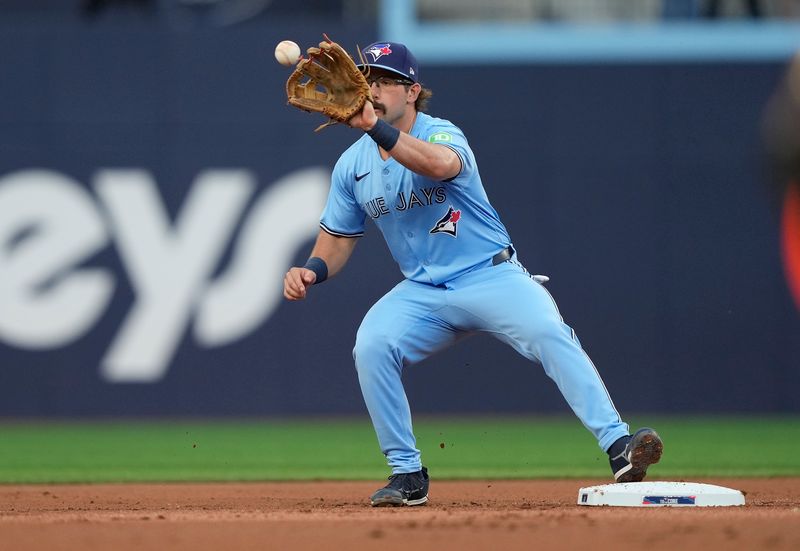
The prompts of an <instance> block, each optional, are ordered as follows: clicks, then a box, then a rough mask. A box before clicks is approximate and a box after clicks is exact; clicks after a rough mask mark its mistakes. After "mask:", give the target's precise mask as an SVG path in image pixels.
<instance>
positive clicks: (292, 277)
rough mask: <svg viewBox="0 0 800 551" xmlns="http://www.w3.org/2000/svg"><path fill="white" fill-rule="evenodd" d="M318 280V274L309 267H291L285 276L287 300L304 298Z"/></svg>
mask: <svg viewBox="0 0 800 551" xmlns="http://www.w3.org/2000/svg"><path fill="white" fill-rule="evenodd" d="M316 280H317V274H315V273H314V272H312V271H311V270H309V269H307V268H298V267H294V268H290V269H289V271H288V272H286V275H285V276H284V277H283V296H284V297H286V299H287V300H303V299H304V298H306V290H307V289H308V288H309V287H311V286H312V285H314V282H315V281H316Z"/></svg>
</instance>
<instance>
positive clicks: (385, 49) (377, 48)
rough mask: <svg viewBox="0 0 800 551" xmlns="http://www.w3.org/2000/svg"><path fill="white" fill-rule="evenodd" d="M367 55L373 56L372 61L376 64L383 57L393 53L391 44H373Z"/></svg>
mask: <svg viewBox="0 0 800 551" xmlns="http://www.w3.org/2000/svg"><path fill="white" fill-rule="evenodd" d="M365 53H368V54H369V55H371V56H372V61H373V62H375V61H378V59H380V58H381V57H382V56H385V55H389V54H390V53H392V48H391V47H390V44H389V43H385V44H373V45H372V46H370V47H369V49H368V50H367V51H366V52H365Z"/></svg>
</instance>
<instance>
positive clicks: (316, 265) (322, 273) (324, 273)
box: [303, 256, 328, 285]
mask: <svg viewBox="0 0 800 551" xmlns="http://www.w3.org/2000/svg"><path fill="white" fill-rule="evenodd" d="M303 268H305V269H306V270H311V271H312V272H314V273H315V274H317V279H316V281H314V285H316V284H317V283H322V282H323V281H325V280H326V279H328V265H327V264H325V261H324V260H322V259H321V258H320V257H318V256H312V257H311V258H309V259H308V261H307V262H306V265H305V266H303Z"/></svg>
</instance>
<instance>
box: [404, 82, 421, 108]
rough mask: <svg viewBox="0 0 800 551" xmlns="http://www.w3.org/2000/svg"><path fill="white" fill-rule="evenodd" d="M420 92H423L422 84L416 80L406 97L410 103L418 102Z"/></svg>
mask: <svg viewBox="0 0 800 551" xmlns="http://www.w3.org/2000/svg"><path fill="white" fill-rule="evenodd" d="M420 92H422V86H421V85H420V83H419V82H415V83H414V84H412V85H411V86H409V87H408V92H407V94H408V96H407V98H406V99H407V101H408V103H414V102H416V101H417V98H418V97H419V94H420Z"/></svg>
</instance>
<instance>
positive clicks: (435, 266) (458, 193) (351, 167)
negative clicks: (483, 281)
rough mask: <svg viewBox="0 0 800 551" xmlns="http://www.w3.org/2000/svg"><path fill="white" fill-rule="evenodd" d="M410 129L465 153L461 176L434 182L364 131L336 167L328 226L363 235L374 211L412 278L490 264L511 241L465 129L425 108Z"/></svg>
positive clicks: (435, 279) (452, 274) (436, 279)
mask: <svg viewBox="0 0 800 551" xmlns="http://www.w3.org/2000/svg"><path fill="white" fill-rule="evenodd" d="M409 134H411V135H412V136H413V137H415V138H418V139H420V140H424V141H428V142H432V143H438V144H441V145H444V146H446V147H450V148H451V149H452V150H453V151H455V152H456V153H457V154H458V156H459V158H460V159H461V171H460V172H459V174H458V175H457V176H456V177H455V178H453V179H452V180H450V181H447V182H437V181H434V180H430V179H428V178H426V177H424V176H421V175H419V174H416V173H414V172H412V171H410V170H407V169H406V168H404V167H403V166H402V165H400V164H399V163H398V162H397V161H395V160H394V159H393V158H392V157H389V158H388V159H386V160H383V159H382V158H381V156H380V152H379V150H378V147H377V146H376V145H375V142H374V141H372V139H371V138H370V137H369V136H367V135H364V136H362V137H361V139H359V140H358V141H356V142H355V143H354V144H353V145H352V146H351V147H350V148H348V149H347V150H346V151H345V152H344V153H343V154H342V156H341V157H340V159H339V161H338V162H337V163H336V166H335V167H334V170H333V176H332V180H331V192H330V195H329V197H328V202H327V205H326V207H325V210H324V212H323V213H322V218H321V221H320V225H321V227H322V228H323V229H324V230H325V231H327V232H328V233H330V234H333V235H337V236H345V237H358V236H361V235H363V233H364V225H365V220H366V218H367V217H370V218H371V219H372V220H373V221H374V222H375V224H376V225H377V226H378V228H379V229H380V231H381V232H382V234H383V236H384V239H385V240H386V242H387V244H388V246H389V249H390V251H391V253H392V256H393V257H394V259H395V261H396V262H397V263H398V265H399V266H400V270H401V271H402V272H403V275H404V276H405V277H406V278H407V279H410V280H412V281H417V282H419V283H428V284H433V285H440V284H442V283H444V282H446V281H449V280H451V279H454V278H456V277H458V276H459V275H462V274H464V273H467V272H469V271H470V270H472V269H474V268H475V267H477V266H481V265H483V264H485V263H486V261H487V260H489V259H491V258H492V256H494V255H495V254H497V253H498V252H499V251H501V250H503V249H504V248H506V247H507V246H508V245H510V244H511V239H510V237H509V235H508V231H507V230H506V228H505V226H503V224H502V222H501V221H500V218H499V216H498V214H497V212H496V211H495V209H494V208H493V207H492V206H491V204H490V203H489V200H488V197H487V196H486V191H485V190H484V187H483V183H482V182H481V178H480V174H479V173H478V169H477V166H476V164H475V156H474V154H473V153H472V150H471V149H470V147H469V144H468V143H467V140H466V138H465V137H464V134H463V133H462V132H461V130H460V129H459V128H458V127H456V126H455V125H453V124H452V123H450V122H449V121H446V120H443V119H438V118H434V117H431V116H430V115H427V114H425V113H417V118H416V121H415V122H414V126H413V127H412V128H411V131H410V132H409Z"/></svg>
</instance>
